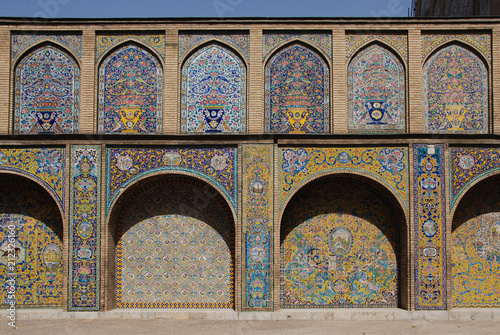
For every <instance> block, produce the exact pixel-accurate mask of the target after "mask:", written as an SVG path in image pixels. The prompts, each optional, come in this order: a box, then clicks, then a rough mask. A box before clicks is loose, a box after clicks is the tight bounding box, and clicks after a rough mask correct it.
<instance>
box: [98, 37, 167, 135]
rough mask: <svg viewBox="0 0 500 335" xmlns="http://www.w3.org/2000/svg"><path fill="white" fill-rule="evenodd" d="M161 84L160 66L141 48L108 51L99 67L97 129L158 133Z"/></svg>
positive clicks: (159, 130) (129, 45) (116, 131)
mask: <svg viewBox="0 0 500 335" xmlns="http://www.w3.org/2000/svg"><path fill="white" fill-rule="evenodd" d="M162 87H163V71H162V67H161V65H160V63H159V61H158V59H157V58H156V57H155V56H154V55H153V54H151V53H149V52H148V51H147V50H146V49H145V48H142V47H140V46H138V45H134V44H127V45H125V46H124V47H122V48H120V49H118V50H116V51H114V52H113V53H111V54H110V55H108V56H107V57H106V59H105V60H104V61H103V62H102V63H101V65H100V67H99V123H98V125H99V133H101V134H102V133H105V134H110V133H121V134H137V133H149V134H155V133H160V132H161V125H162V122H161V121H162V119H161V115H162V96H163V95H162V93H163V92H162V91H163V90H162Z"/></svg>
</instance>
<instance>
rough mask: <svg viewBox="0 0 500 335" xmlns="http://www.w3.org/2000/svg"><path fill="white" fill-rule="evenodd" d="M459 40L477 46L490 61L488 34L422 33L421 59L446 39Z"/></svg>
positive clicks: (489, 39)
mask: <svg viewBox="0 0 500 335" xmlns="http://www.w3.org/2000/svg"><path fill="white" fill-rule="evenodd" d="M451 40H459V41H462V42H464V43H466V44H470V45H473V46H475V47H476V48H478V49H479V50H480V51H481V53H482V54H483V56H485V57H486V58H487V59H488V61H491V36H490V34H450V35H444V34H443V35H441V34H435V35H434V34H422V60H424V59H426V58H427V56H429V54H430V53H431V52H433V51H434V50H435V49H436V48H437V47H439V46H440V45H442V44H444V43H445V42H447V41H451Z"/></svg>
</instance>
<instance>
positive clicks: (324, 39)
mask: <svg viewBox="0 0 500 335" xmlns="http://www.w3.org/2000/svg"><path fill="white" fill-rule="evenodd" d="M292 40H302V41H304V42H306V43H311V44H312V45H314V46H316V47H317V48H319V49H320V50H321V51H323V52H324V53H325V54H326V55H327V56H328V57H330V59H331V58H332V35H331V34H277V33H264V40H263V41H262V42H263V48H262V58H263V59H265V58H266V56H267V55H268V54H269V53H270V52H272V51H273V50H276V49H277V48H278V47H279V46H282V45H284V44H286V43H287V42H288V41H292Z"/></svg>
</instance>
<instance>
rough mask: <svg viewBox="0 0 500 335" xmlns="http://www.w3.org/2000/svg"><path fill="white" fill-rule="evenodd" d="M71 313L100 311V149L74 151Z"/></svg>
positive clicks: (70, 273)
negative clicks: (73, 311) (72, 311)
mask: <svg viewBox="0 0 500 335" xmlns="http://www.w3.org/2000/svg"><path fill="white" fill-rule="evenodd" d="M71 160H72V162H71V167H72V169H71V183H70V188H71V204H70V227H69V232H70V243H69V245H70V247H69V250H71V254H70V266H69V278H70V279H69V292H68V297H69V308H68V309H69V310H80V311H82V310H88V311H92V310H99V280H100V277H99V258H100V246H99V240H100V224H101V223H100V213H101V211H100V208H101V206H100V203H101V201H100V199H101V192H100V186H101V178H100V173H101V147H100V146H73V147H72V148H71Z"/></svg>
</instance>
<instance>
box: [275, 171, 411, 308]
mask: <svg viewBox="0 0 500 335" xmlns="http://www.w3.org/2000/svg"><path fill="white" fill-rule="evenodd" d="M386 197H390V195H388V194H387V192H386V193H383V192H380V191H379V190H378V189H377V188H375V187H373V186H371V185H370V184H369V183H368V182H366V181H362V180H359V179H356V178H351V177H347V176H338V177H330V178H325V179H320V180H317V181H314V182H312V183H311V184H309V185H307V186H305V187H304V188H302V189H301V190H300V191H299V192H298V193H297V194H295V195H294V197H293V199H292V200H291V201H290V202H289V204H288V205H287V207H286V210H285V213H284V215H283V219H282V225H281V235H280V236H281V276H280V281H281V283H280V284H281V285H280V286H281V294H280V296H281V297H280V298H281V307H282V308H353V307H363V308H370V307H397V306H398V299H399V291H400V289H401V285H400V284H399V278H400V276H401V274H400V273H401V269H400V266H399V264H400V262H401V257H400V253H401V246H400V243H399V239H400V233H401V232H400V227H399V226H400V223H399V220H404V214H403V212H402V210H401V209H400V208H398V205H396V204H395V203H396V202H395V200H394V199H391V201H387V200H386V199H385V198H386Z"/></svg>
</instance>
